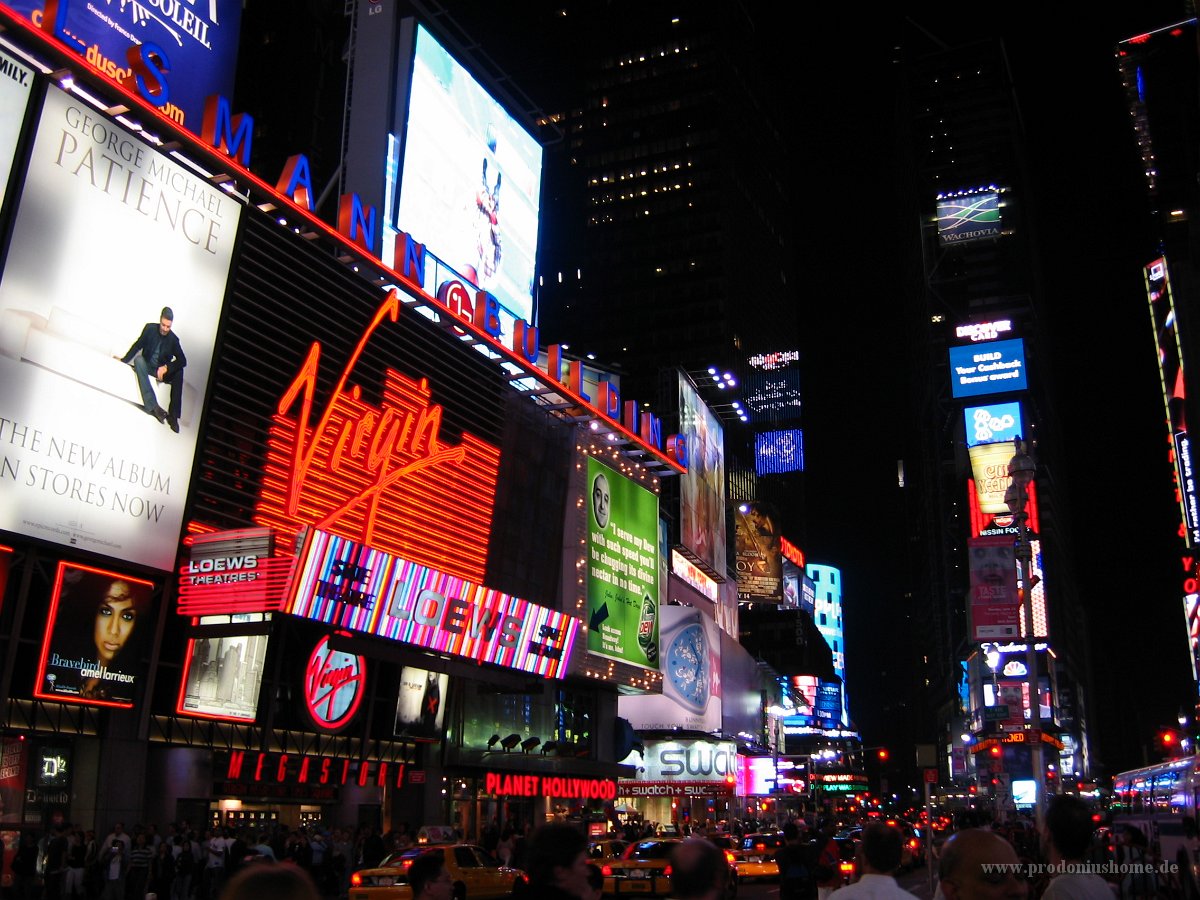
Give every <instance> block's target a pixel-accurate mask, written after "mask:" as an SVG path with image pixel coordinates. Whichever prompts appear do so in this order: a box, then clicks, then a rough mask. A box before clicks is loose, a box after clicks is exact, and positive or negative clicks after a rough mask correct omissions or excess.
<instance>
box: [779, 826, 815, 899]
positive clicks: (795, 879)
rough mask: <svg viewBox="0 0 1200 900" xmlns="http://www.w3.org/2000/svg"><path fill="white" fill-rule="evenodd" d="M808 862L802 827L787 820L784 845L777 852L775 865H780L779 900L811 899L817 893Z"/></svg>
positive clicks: (784, 830)
mask: <svg viewBox="0 0 1200 900" xmlns="http://www.w3.org/2000/svg"><path fill="white" fill-rule="evenodd" d="M808 863H809V860H808V854H807V853H806V852H805V848H804V845H803V844H801V843H800V829H799V828H797V827H796V823H795V822H785V823H784V826H783V846H782V847H780V848H779V850H778V851H776V853H775V865H777V866H778V867H779V900H809V898H810V896H813V895H815V892H814V891H812V888H813V886H814V882H813V880H812V872H811V871H810V870H809V865H808Z"/></svg>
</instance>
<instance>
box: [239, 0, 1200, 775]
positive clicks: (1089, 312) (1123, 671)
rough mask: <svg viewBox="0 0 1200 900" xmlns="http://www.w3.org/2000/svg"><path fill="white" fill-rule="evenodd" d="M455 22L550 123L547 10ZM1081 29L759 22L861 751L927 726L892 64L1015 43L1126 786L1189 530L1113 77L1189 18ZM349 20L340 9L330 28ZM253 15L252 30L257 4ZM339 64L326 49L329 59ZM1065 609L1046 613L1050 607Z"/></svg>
mask: <svg viewBox="0 0 1200 900" xmlns="http://www.w3.org/2000/svg"><path fill="white" fill-rule="evenodd" d="M596 2H600V0H596ZM313 5H314V6H323V4H321V3H314V4H313ZM269 6H270V4H267V7H269ZM335 6H336V9H335V8H334V7H335ZM445 6H446V8H447V9H449V10H450V11H451V13H452V15H453V16H454V17H455V18H456V19H457V20H458V21H459V22H460V23H461V24H462V25H463V26H464V27H465V28H466V29H467V31H468V32H469V34H470V35H471V37H473V38H474V39H475V40H476V41H477V42H478V44H479V46H480V47H481V48H482V49H483V50H484V51H485V52H486V53H487V54H488V55H489V56H491V57H492V58H493V59H495V60H496V61H497V62H498V63H499V64H500V65H501V66H502V67H503V68H504V69H505V70H506V71H507V72H508V73H509V74H510V75H511V76H512V77H513V79H514V80H515V81H516V83H517V84H519V86H520V87H521V88H522V89H523V90H524V91H525V93H527V94H528V95H529V96H530V97H532V98H533V99H534V100H535V101H538V102H539V103H540V104H541V105H542V106H543V107H545V108H547V109H553V108H554V105H555V99H554V98H555V97H556V95H557V94H556V92H557V91H559V90H561V84H559V83H558V81H557V79H555V78H554V75H553V65H552V64H549V65H548V64H547V63H546V60H547V57H548V55H549V56H550V57H553V55H554V53H556V52H559V53H561V54H562V64H563V65H569V64H570V61H571V60H572V59H574V58H577V56H578V54H573V53H572V48H571V47H569V46H565V47H557V48H555V47H553V46H552V44H553V42H552V41H549V40H547V39H546V38H547V34H548V33H549V32H547V30H546V28H545V26H546V20H545V19H544V18H543V19H538V18H537V16H536V10H539V9H545V8H546V7H547V4H545V3H540V2H539V3H532V2H531V3H528V4H498V3H494V2H492V3H483V2H475V0H472V2H467V0H445ZM810 6H811V5H810ZM1070 6H1072V7H1073V8H1074V9H1078V10H1080V11H1084V10H1085V11H1086V18H1084V17H1083V16H1075V15H1072V14H1071V13H1069V12H1067V11H1065V10H1063V9H1062V8H1060V7H1061V5H1060V4H1054V3H1042V4H1037V5H1034V4H1029V3H1014V4H999V5H996V4H991V5H988V6H987V7H986V8H981V7H980V6H979V5H977V4H964V3H961V2H958V3H927V4H921V5H918V6H914V5H912V4H909V5H906V7H905V9H906V10H907V13H906V14H905V15H899V16H897V17H896V18H895V19H884V18H879V17H875V18H870V19H866V20H861V21H860V20H859V17H860V16H862V15H864V14H865V13H864V12H863V11H862V10H859V9H855V10H854V15H855V20H850V19H848V18H846V17H844V16H843V13H844V10H845V8H844V7H837V8H836V9H821V10H817V11H813V10H811V9H810V8H808V7H805V8H804V10H803V14H802V15H801V16H800V17H799V18H800V23H801V24H800V26H799V27H791V26H789V27H787V28H784V27H782V23H780V22H779V21H777V20H776V17H775V16H773V15H771V14H770V13H768V11H767V7H766V5H765V4H754V3H750V4H748V8H750V9H751V10H755V11H756V12H755V14H756V15H758V16H759V17H760V18H759V23H760V36H761V40H762V47H761V49H760V50H759V51H758V52H759V58H760V60H761V61H762V63H763V64H764V65H766V66H768V67H769V68H770V69H771V71H772V72H773V73H774V84H775V86H776V88H777V91H778V94H777V97H776V100H777V102H778V103H779V104H780V108H781V110H782V116H783V119H784V120H785V122H786V127H787V129H788V131H787V133H788V135H789V139H790V140H791V142H792V144H793V148H792V151H793V159H794V164H793V165H792V166H791V167H790V168H789V171H788V173H787V176H788V179H789V184H790V191H791V194H790V197H791V204H790V205H791V207H792V213H793V216H792V221H791V228H792V236H793V245H794V247H795V250H796V259H797V263H796V267H795V269H796V272H797V274H798V275H799V278H798V283H797V284H796V286H795V288H796V290H795V297H794V302H796V303H797V304H798V305H799V306H800V316H801V328H802V334H801V336H800V346H801V347H802V348H803V351H804V353H805V421H804V427H805V431H806V435H805V438H806V445H807V446H806V456H807V464H808V476H807V478H808V485H807V492H808V493H807V516H806V519H807V521H806V523H805V525H804V529H803V531H804V532H805V533H806V535H807V537H806V540H807V546H805V548H804V549H805V550H806V552H807V553H808V555H809V558H810V559H811V560H814V561H820V562H826V563H829V564H833V565H837V566H839V567H840V568H841V569H842V572H843V578H844V591H845V593H844V598H845V621H846V643H847V667H848V690H849V695H850V701H851V711H852V715H853V717H854V719H855V720H856V723H857V724H858V725H859V727H860V728H861V729H862V731H863V736H864V743H866V744H868V745H879V744H889V743H892V741H893V738H894V736H895V735H896V734H897V729H896V726H895V722H896V721H897V720H898V719H900V718H902V717H904V716H905V715H908V714H910V711H906V710H905V709H904V708H903V706H902V705H901V704H900V703H899V701H897V700H896V699H895V698H896V696H897V695H898V693H897V692H896V691H895V690H894V686H895V682H896V679H897V678H900V677H901V675H900V670H899V668H898V667H899V666H901V665H902V660H903V659H904V656H905V654H904V652H903V649H904V648H902V647H899V646H897V644H896V640H897V639H896V635H897V634H900V633H902V632H903V629H902V628H901V627H900V625H902V620H903V617H904V616H905V614H906V613H907V612H908V611H907V610H906V608H905V604H904V592H905V589H906V587H907V585H906V584H905V572H906V570H907V568H908V567H910V566H913V565H915V564H916V561H914V560H913V559H912V553H913V550H912V549H911V547H910V545H909V542H908V539H907V533H908V526H907V524H906V522H905V519H904V504H903V500H902V497H901V496H900V493H899V491H898V489H897V486H896V462H897V459H898V458H899V457H900V456H901V455H902V453H903V451H902V449H901V447H900V443H899V440H898V437H899V435H900V434H901V433H902V432H903V430H904V427H905V425H906V423H905V422H904V417H905V416H906V415H907V409H908V406H907V403H906V401H905V399H904V397H903V396H902V394H901V393H900V391H901V390H902V388H903V385H904V383H905V382H906V381H907V378H908V374H907V372H906V371H905V366H906V362H907V357H906V353H905V350H904V348H903V346H902V340H901V338H900V335H901V334H903V330H902V328H901V327H900V322H901V317H902V316H903V315H904V312H905V311H904V310H903V309H902V295H901V277H902V272H903V269H902V264H901V262H902V261H901V259H900V257H899V248H900V246H901V239H902V238H905V237H906V236H905V235H903V234H901V235H898V234H897V228H898V227H901V226H898V224H897V221H898V218H897V216H896V214H895V212H894V204H895V202H896V198H897V197H898V196H901V195H902V192H903V190H904V189H905V187H906V185H905V182H906V180H907V179H906V176H905V173H903V172H902V171H899V170H898V167H897V163H896V159H897V154H896V152H895V141H896V135H895V134H894V128H893V125H892V122H891V116H892V108H893V100H892V95H891V90H892V87H891V85H892V83H893V81H894V80H895V79H896V78H897V72H896V71H895V69H894V67H893V65H892V63H891V59H892V56H893V47H895V46H896V45H897V44H903V43H905V42H907V41H909V40H910V39H911V38H912V37H913V36H914V35H916V34H917V33H918V32H920V31H923V32H925V33H927V34H929V35H933V36H935V37H937V38H939V39H941V40H942V41H944V42H945V43H947V44H949V45H956V44H960V43H964V42H967V41H970V40H973V39H978V38H981V37H995V36H999V37H1003V38H1004V39H1005V41H1006V45H1007V48H1008V53H1009V59H1010V63H1011V66H1012V70H1013V76H1014V80H1015V86H1016V91H1017V95H1018V100H1019V103H1020V105H1021V110H1022V114H1023V117H1024V123H1025V129H1026V134H1027V138H1028V142H1029V154H1030V155H1029V162H1030V166H1031V177H1032V194H1033V198H1034V202H1035V203H1036V204H1037V215H1038V229H1039V237H1040V251H1041V255H1042V268H1043V273H1044V277H1045V282H1046V288H1047V290H1046V296H1045V301H1046V302H1045V304H1044V306H1043V308H1042V310H1041V315H1042V316H1043V318H1044V321H1045V323H1046V325H1047V326H1048V328H1049V332H1050V335H1051V339H1052V346H1053V348H1054V359H1053V371H1052V372H1050V373H1049V375H1050V376H1051V377H1052V378H1053V379H1054V382H1055V384H1056V402H1057V412H1058V415H1059V417H1060V419H1061V421H1060V422H1058V426H1059V428H1060V429H1061V431H1062V433H1063V436H1064V439H1065V442H1066V449H1067V455H1068V457H1069V458H1068V459H1065V460H1056V461H1054V462H1053V468H1054V480H1055V482H1056V484H1057V486H1058V488H1059V490H1060V492H1061V493H1060V496H1059V498H1058V506H1059V508H1060V510H1062V511H1064V512H1065V513H1066V514H1067V516H1068V517H1069V522H1068V526H1069V529H1070V533H1071V535H1072V537H1073V541H1074V550H1075V557H1076V558H1075V563H1076V566H1075V572H1074V577H1075V578H1076V580H1077V583H1078V585H1079V588H1080V592H1081V596H1082V597H1083V598H1085V603H1086V606H1087V607H1088V610H1089V614H1090V629H1091V635H1092V639H1093V642H1094V646H1095V653H1094V662H1095V666H1096V670H1095V675H1094V677H1095V688H1096V695H1095V696H1093V697H1092V698H1091V702H1090V708H1091V713H1092V716H1093V718H1094V721H1095V723H1096V726H1097V730H1096V735H1097V736H1098V747H1099V750H1100V753H1101V756H1102V758H1103V762H1104V764H1105V766H1106V768H1107V769H1108V770H1109V771H1110V772H1113V771H1118V770H1120V769H1123V768H1128V767H1131V766H1134V765H1140V764H1142V763H1143V760H1144V754H1145V753H1147V752H1148V753H1149V754H1150V759H1151V760H1153V759H1156V758H1157V749H1156V748H1155V747H1154V746H1153V744H1152V741H1153V738H1154V734H1155V731H1156V729H1157V728H1158V727H1160V726H1164V725H1171V724H1174V722H1175V717H1176V714H1177V712H1178V710H1179V708H1180V707H1181V706H1185V707H1186V706H1189V705H1190V704H1191V703H1192V702H1193V697H1194V693H1195V691H1194V685H1193V683H1192V680H1191V673H1190V669H1189V666H1188V661H1187V653H1186V641H1185V636H1184V628H1183V617H1182V614H1181V613H1182V609H1181V599H1180V593H1179V581H1180V579H1179V573H1180V566H1179V559H1178V557H1179V553H1178V549H1179V545H1178V540H1177V538H1176V536H1175V531H1176V528H1177V527H1178V510H1177V508H1176V507H1175V506H1174V504H1173V501H1172V496H1171V484H1170V472H1169V469H1168V467H1167V457H1166V449H1167V444H1166V440H1167V437H1166V431H1165V427H1164V425H1163V413H1162V402H1161V393H1160V389H1159V385H1158V375H1157V369H1156V366H1155V361H1154V345H1153V338H1152V334H1151V330H1150V325H1149V316H1148V315H1147V311H1146V300H1145V296H1144V293H1143V288H1142V283H1141V267H1142V265H1144V264H1145V263H1146V262H1148V261H1149V260H1150V259H1151V258H1152V257H1153V243H1152V242H1151V240H1150V238H1149V223H1148V222H1146V221H1144V219H1143V217H1142V214H1141V212H1140V206H1139V205H1138V198H1139V196H1140V192H1141V191H1142V190H1143V188H1142V182H1141V178H1140V175H1139V173H1138V160H1137V157H1136V153H1135V146H1134V143H1133V137H1132V133H1131V129H1130V128H1129V124H1128V113H1127V111H1126V108H1125V107H1124V105H1123V102H1122V98H1121V94H1120V85H1119V80H1118V74H1117V69H1116V65H1115V62H1114V58H1113V53H1114V47H1115V45H1116V42H1117V41H1118V40H1120V39H1123V38H1126V37H1129V36H1131V35H1134V34H1136V33H1139V32H1142V31H1147V30H1151V29H1153V28H1157V27H1161V26H1163V25H1166V24H1169V23H1171V22H1174V21H1178V20H1181V19H1183V18H1185V17H1186V13H1185V12H1184V8H1183V4H1182V3H1180V2H1176V0H1171V2H1164V0H1151V2H1142V3H1139V4H1137V5H1136V7H1124V6H1123V5H1122V8H1119V9H1101V8H1099V6H1097V5H1095V4H1092V5H1087V6H1083V5H1079V4H1071V5H1070ZM340 10H341V4H340V3H337V4H330V6H329V11H328V15H329V16H330V17H336V16H337V14H338V13H339V12H340ZM247 15H248V16H251V17H253V16H254V15H256V4H254V3H251V4H250V6H249V8H248V10H247ZM985 16H986V18H984V17H985ZM331 23H333V19H332V18H331ZM333 24H336V23H333ZM335 43H337V42H330V41H326V42H324V44H322V45H321V46H322V47H324V50H325V51H327V52H328V53H330V54H331V55H335V54H336V53H337V47H336V46H334V44H335ZM325 44H328V46H325ZM313 127H314V128H316V127H317V123H314V124H313ZM265 140H266V138H265V136H264V142H265ZM289 140H290V138H289ZM287 146H288V147H289V148H290V147H291V145H290V144H288V145H287ZM289 152H294V149H290V151H289ZM912 227H915V224H914V225H913V226H912ZM1043 375H1044V373H1043ZM1031 377H1034V378H1037V377H1039V373H1037V372H1031ZM1048 591H1049V592H1050V598H1051V600H1050V602H1053V584H1048ZM868 698H871V699H869V700H868ZM939 699H940V698H939ZM900 750H901V751H902V750H903V748H900Z"/></svg>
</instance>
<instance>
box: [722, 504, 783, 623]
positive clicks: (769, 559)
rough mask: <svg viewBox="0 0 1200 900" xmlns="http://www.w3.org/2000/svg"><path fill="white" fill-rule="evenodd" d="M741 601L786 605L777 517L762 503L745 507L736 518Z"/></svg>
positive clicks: (740, 507) (742, 506) (735, 535)
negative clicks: (783, 603) (784, 603)
mask: <svg viewBox="0 0 1200 900" xmlns="http://www.w3.org/2000/svg"><path fill="white" fill-rule="evenodd" d="M734 529H735V531H734V538H735V541H736V547H737V585H738V599H739V600H742V601H748V602H751V603H782V602H783V547H782V543H781V538H782V537H783V535H782V534H781V533H780V531H779V523H778V519H777V518H776V516H775V514H774V513H773V512H772V511H771V510H770V509H769V508H768V507H767V506H766V505H765V504H762V503H743V504H742V505H741V506H739V507H738V510H737V514H736V515H735V516H734Z"/></svg>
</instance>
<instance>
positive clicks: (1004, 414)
mask: <svg viewBox="0 0 1200 900" xmlns="http://www.w3.org/2000/svg"><path fill="white" fill-rule="evenodd" d="M963 420H964V421H965V422H966V426H967V446H968V447H975V446H977V445H979V444H1000V443H1007V444H1009V445H1010V446H1011V445H1012V442H1013V440H1014V439H1015V438H1019V437H1021V436H1022V435H1024V434H1025V432H1024V430H1023V427H1022V421H1021V404H1020V403H1017V402H1016V401H1013V402H1009V403H990V404H988V405H987V406H968V407H967V408H966V409H964V410H963Z"/></svg>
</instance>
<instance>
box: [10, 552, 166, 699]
mask: <svg viewBox="0 0 1200 900" xmlns="http://www.w3.org/2000/svg"><path fill="white" fill-rule="evenodd" d="M153 591H154V584H153V583H152V582H149V581H143V580H142V579H140V578H132V577H130V576H128V575H125V574H122V573H120V572H111V571H108V570H105V569H95V568H92V567H90V566H82V565H76V564H74V563H66V562H60V563H59V564H58V572H57V574H56V576H55V579H54V593H53V594H52V595H51V597H50V612H49V615H48V616H47V618H46V633H45V638H44V639H43V641H42V652H41V657H40V658H39V660H38V669H37V676H36V681H35V682H34V686H33V695H34V696H35V697H38V698H40V699H42V700H57V701H59V702H63V703H82V704H87V705H89V706H119V707H125V708H129V707H132V706H133V704H134V699H135V697H136V694H137V689H138V684H139V682H140V681H141V680H142V679H143V677H144V676H145V669H144V667H143V664H142V656H143V652H144V648H145V647H146V646H148V642H149V641H150V640H151V639H152V638H153V631H154V603H153Z"/></svg>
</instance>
